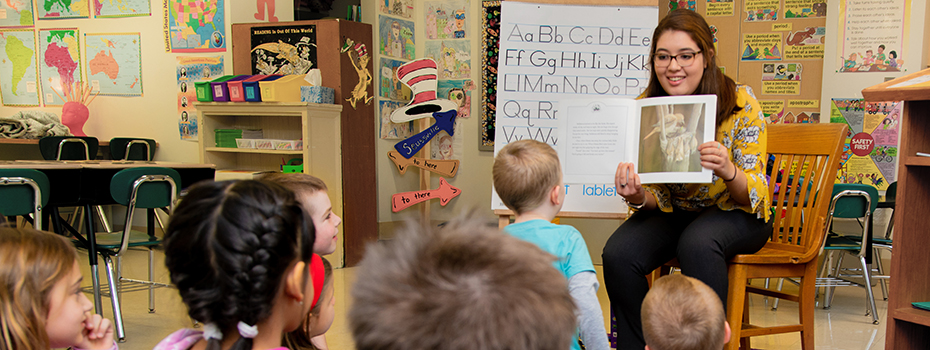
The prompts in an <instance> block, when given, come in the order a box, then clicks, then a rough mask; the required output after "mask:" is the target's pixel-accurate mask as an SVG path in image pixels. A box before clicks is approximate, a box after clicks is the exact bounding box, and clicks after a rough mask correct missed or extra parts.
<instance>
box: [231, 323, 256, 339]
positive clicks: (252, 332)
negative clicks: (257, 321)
mask: <svg viewBox="0 0 930 350" xmlns="http://www.w3.org/2000/svg"><path fill="white" fill-rule="evenodd" d="M236 328H239V335H241V336H242V337H243V338H249V339H252V338H255V336H256V335H258V326H249V325H248V324H246V323H245V322H242V321H239V323H238V324H236Z"/></svg>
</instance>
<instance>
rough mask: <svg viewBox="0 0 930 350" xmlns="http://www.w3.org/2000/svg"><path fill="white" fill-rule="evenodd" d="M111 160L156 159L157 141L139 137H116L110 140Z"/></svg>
mask: <svg viewBox="0 0 930 350" xmlns="http://www.w3.org/2000/svg"><path fill="white" fill-rule="evenodd" d="M110 159H113V160H123V159H125V160H144V161H150V160H152V159H155V140H152V139H144V138H138V137H114V138H112V139H110Z"/></svg>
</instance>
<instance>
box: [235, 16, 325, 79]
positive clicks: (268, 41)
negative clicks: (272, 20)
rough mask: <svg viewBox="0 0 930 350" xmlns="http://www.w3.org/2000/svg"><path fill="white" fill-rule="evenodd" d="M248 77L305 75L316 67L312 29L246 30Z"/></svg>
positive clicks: (315, 50)
mask: <svg viewBox="0 0 930 350" xmlns="http://www.w3.org/2000/svg"><path fill="white" fill-rule="evenodd" d="M249 31H250V37H251V45H252V48H251V50H250V51H251V59H252V64H251V65H252V74H256V75H258V74H261V75H270V74H282V75H293V74H299V75H303V74H307V72H309V71H310V69H311V68H315V67H316V66H317V58H316V54H317V47H316V25H313V24H309V25H296V26H274V27H252V28H249Z"/></svg>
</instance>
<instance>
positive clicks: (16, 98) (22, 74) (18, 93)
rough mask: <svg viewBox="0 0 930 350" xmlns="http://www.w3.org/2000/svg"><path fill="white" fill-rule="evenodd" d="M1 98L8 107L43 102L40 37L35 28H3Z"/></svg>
mask: <svg viewBox="0 0 930 350" xmlns="http://www.w3.org/2000/svg"><path fill="white" fill-rule="evenodd" d="M0 48H2V50H0V99H2V100H3V104H4V105H6V106H38V105H39V89H38V82H39V73H38V71H37V70H36V36H35V32H34V31H32V29H20V30H4V31H0Z"/></svg>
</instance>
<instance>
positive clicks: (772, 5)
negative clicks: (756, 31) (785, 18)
mask: <svg viewBox="0 0 930 350" xmlns="http://www.w3.org/2000/svg"><path fill="white" fill-rule="evenodd" d="M745 1H746V2H745V6H744V11H745V12H744V13H745V14H746V19H745V21H746V22H756V21H777V20H778V4H779V0H745Z"/></svg>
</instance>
